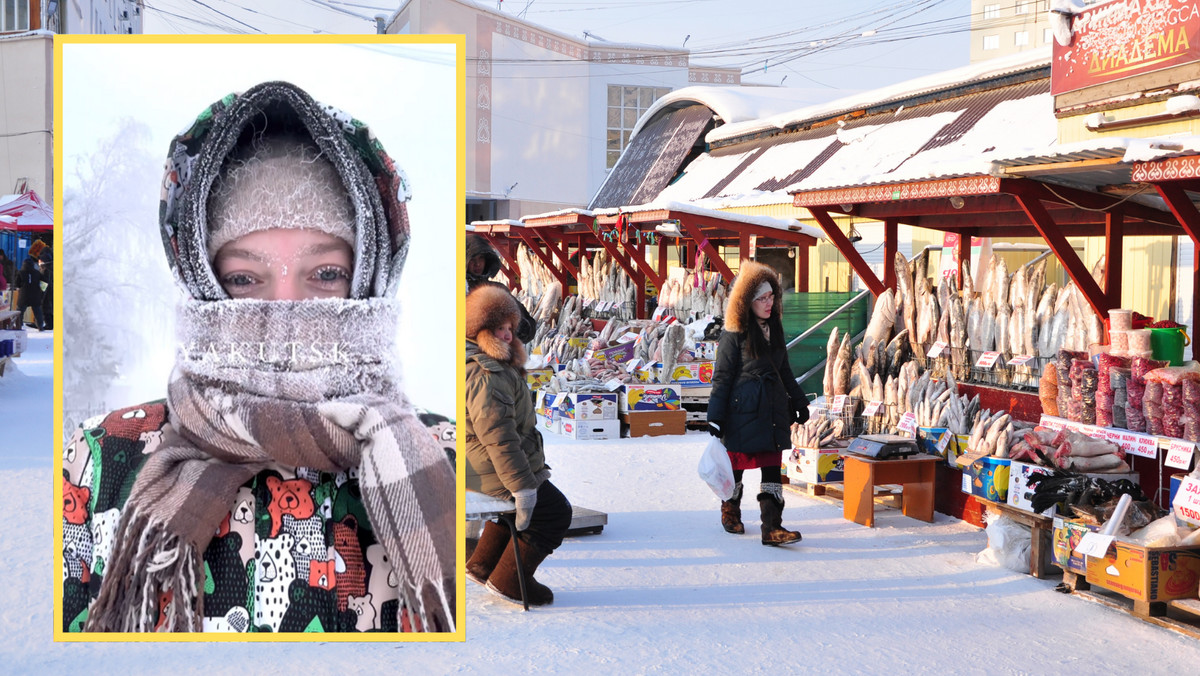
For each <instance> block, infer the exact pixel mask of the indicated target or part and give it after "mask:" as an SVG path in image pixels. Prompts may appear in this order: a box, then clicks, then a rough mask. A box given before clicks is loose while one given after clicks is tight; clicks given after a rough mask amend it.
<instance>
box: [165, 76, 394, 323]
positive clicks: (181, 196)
mask: <svg viewBox="0 0 1200 676" xmlns="http://www.w3.org/2000/svg"><path fill="white" fill-rule="evenodd" d="M268 129H269V130H271V131H272V132H288V133H300V134H303V135H306V136H308V137H310V138H311V139H312V141H313V143H314V144H315V145H316V146H317V147H318V148H319V149H320V150H321V152H322V153H323V154H324V155H325V156H326V157H328V158H329V160H330V161H331V162H332V163H333V165H334V167H335V168H336V169H337V172H338V174H339V175H340V176H341V179H342V182H343V183H344V185H345V187H346V190H347V192H348V193H349V195H350V201H351V203H352V205H353V207H354V210H355V221H354V229H355V246H354V275H353V278H352V279H351V283H350V297H351V298H357V299H362V298H373V297H385V296H390V295H393V294H394V293H395V291H396V288H397V286H398V284H399V281H400V272H401V270H402V269H403V267H404V259H405V256H406V255H407V253H408V236H409V223H408V212H407V209H406V208H405V203H406V202H407V201H408V200H409V199H410V198H411V197H412V193H411V189H410V185H409V182H408V178H407V177H406V176H405V175H404V172H403V171H402V170H400V169H399V168H398V167H397V166H396V164H395V163H394V162H393V161H392V158H391V157H390V156H389V155H388V154H387V152H386V151H384V149H383V146H382V145H381V144H380V143H379V141H378V140H377V139H376V138H375V135H374V134H372V133H371V130H370V128H369V127H367V125H366V124H364V123H363V122H361V121H359V120H357V119H355V118H353V117H351V116H349V115H347V114H346V113H344V112H342V111H340V110H338V109H337V108H334V107H333V106H329V105H324V104H321V103H318V102H317V101H314V100H313V99H312V97H311V96H309V95H308V94H307V93H306V92H305V91H304V90H302V89H300V88H299V87H297V86H295V85H293V84H290V83H287V82H265V83H263V84H260V85H257V86H255V87H253V88H251V89H249V90H247V91H246V92H244V93H241V94H229V95H228V96H226V97H224V98H222V99H221V100H220V101H217V102H216V103H213V104H212V105H210V106H209V107H208V108H205V109H204V111H203V112H201V113H200V115H199V117H197V118H196V121H195V122H193V123H192V124H191V125H190V126H189V127H188V128H187V129H185V130H184V131H183V132H181V133H180V134H179V135H177V136H176V137H175V138H174V139H173V140H172V141H171V147H170V151H169V152H168V154H167V162H166V168H165V174H164V176H163V184H162V197H161V201H160V203H159V226H160V228H161V231H162V237H163V244H164V246H165V248H166V252H167V259H168V261H169V262H170V264H171V270H172V271H173V272H174V273H175V277H176V279H177V280H178V282H179V283H180V284H181V285H182V286H183V287H184V289H185V290H186V291H187V292H188V294H189V295H190V296H191V297H192V298H193V299H195V300H201V301H213V300H227V299H228V298H229V296H228V294H226V293H225V290H224V289H223V288H222V287H221V284H220V282H219V281H218V280H217V277H216V274H215V273H214V271H213V268H212V265H211V263H210V261H209V259H208V254H207V237H208V228H207V222H208V214H207V202H208V196H209V192H210V191H211V190H212V187H213V182H214V181H215V179H216V178H217V175H218V173H219V172H220V170H221V166H222V164H223V163H224V161H225V158H226V157H228V156H229V155H230V154H231V153H232V152H233V151H234V150H235V149H236V148H238V147H240V146H242V145H245V144H248V143H250V142H251V140H252V139H253V137H254V136H255V135H256V134H261V133H262V132H263V131H264V130H268Z"/></svg>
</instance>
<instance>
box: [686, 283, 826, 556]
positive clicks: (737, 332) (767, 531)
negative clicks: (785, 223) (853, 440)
mask: <svg viewBox="0 0 1200 676" xmlns="http://www.w3.org/2000/svg"><path fill="white" fill-rule="evenodd" d="M781 308H782V288H781V287H780V285H779V274H778V273H776V272H775V271H774V270H772V269H771V268H770V267H768V266H766V265H763V264H762V263H756V262H754V261H744V262H743V263H742V269H741V271H740V272H739V273H738V276H737V279H736V280H734V283H733V289H732V290H731V291H730V294H729V302H728V305H727V306H726V308H725V330H724V331H722V332H721V339H720V342H719V343H718V345H717V364H716V368H715V369H714V370H713V382H712V394H711V396H710V398H709V402H708V426H709V432H710V433H711V434H712V435H713V436H716V437H718V438H720V439H721V440H722V441H723V442H724V443H725V448H726V449H727V450H728V451H729V459H730V461H731V462H732V463H733V474H734V479H735V480H736V481H737V486H736V488H735V490H734V494H733V497H732V498H730V499H729V500H726V501H724V502H722V503H721V525H722V526H724V528H725V530H726V531H727V532H730V533H744V532H746V529H745V526H744V525H743V524H742V508H741V501H742V474H743V472H745V470H748V469H755V468H761V470H762V483H761V484H760V489H759V494H758V504H759V508H760V510H761V512H762V543H763V544H764V545H783V544H788V543H791V542H797V541H799V540H800V533H798V532H795V531H790V530H787V529H785V528H783V525H782V522H783V487H782V485H781V477H780V472H779V465H780V461H781V460H782V457H781V452H782V451H783V449H785V448H787V447H788V446H789V445H790V444H791V424H792V423H793V422H797V421H798V422H804V421H805V420H807V419H808V399H807V398H806V397H805V396H804V392H803V391H802V390H801V389H800V386H799V385H798V384H797V383H796V379H795V377H794V376H793V375H792V368H791V366H790V365H789V364H788V358H787V348H786V347H785V346H784V340H783V323H782V321H781V319H780V316H781Z"/></svg>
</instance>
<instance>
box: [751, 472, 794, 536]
mask: <svg viewBox="0 0 1200 676" xmlns="http://www.w3.org/2000/svg"><path fill="white" fill-rule="evenodd" d="M761 488H762V492H761V493H759V494H758V507H759V509H760V510H761V512H762V543H763V544H764V545H767V546H769V547H776V546H778V545H787V544H791V543H793V542H799V541H800V533H799V532H798V531H794V530H788V529H786V528H784V527H783V486H781V485H780V484H777V483H764V484H762V486H761Z"/></svg>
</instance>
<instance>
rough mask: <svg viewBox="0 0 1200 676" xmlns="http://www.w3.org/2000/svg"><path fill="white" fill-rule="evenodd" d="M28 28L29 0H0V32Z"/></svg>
mask: <svg viewBox="0 0 1200 676" xmlns="http://www.w3.org/2000/svg"><path fill="white" fill-rule="evenodd" d="M27 30H29V0H0V33H6V32H9V31H27Z"/></svg>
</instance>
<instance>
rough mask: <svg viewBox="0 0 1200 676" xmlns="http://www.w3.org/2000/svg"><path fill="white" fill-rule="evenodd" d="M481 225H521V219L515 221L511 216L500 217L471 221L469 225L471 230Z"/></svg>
mask: <svg viewBox="0 0 1200 676" xmlns="http://www.w3.org/2000/svg"><path fill="white" fill-rule="evenodd" d="M481 225H521V221H515V220H513V219H511V218H502V219H500V220H497V221H471V222H470V223H469V226H470V227H471V229H472V230H474V229H475V228H476V227H478V226H481Z"/></svg>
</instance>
